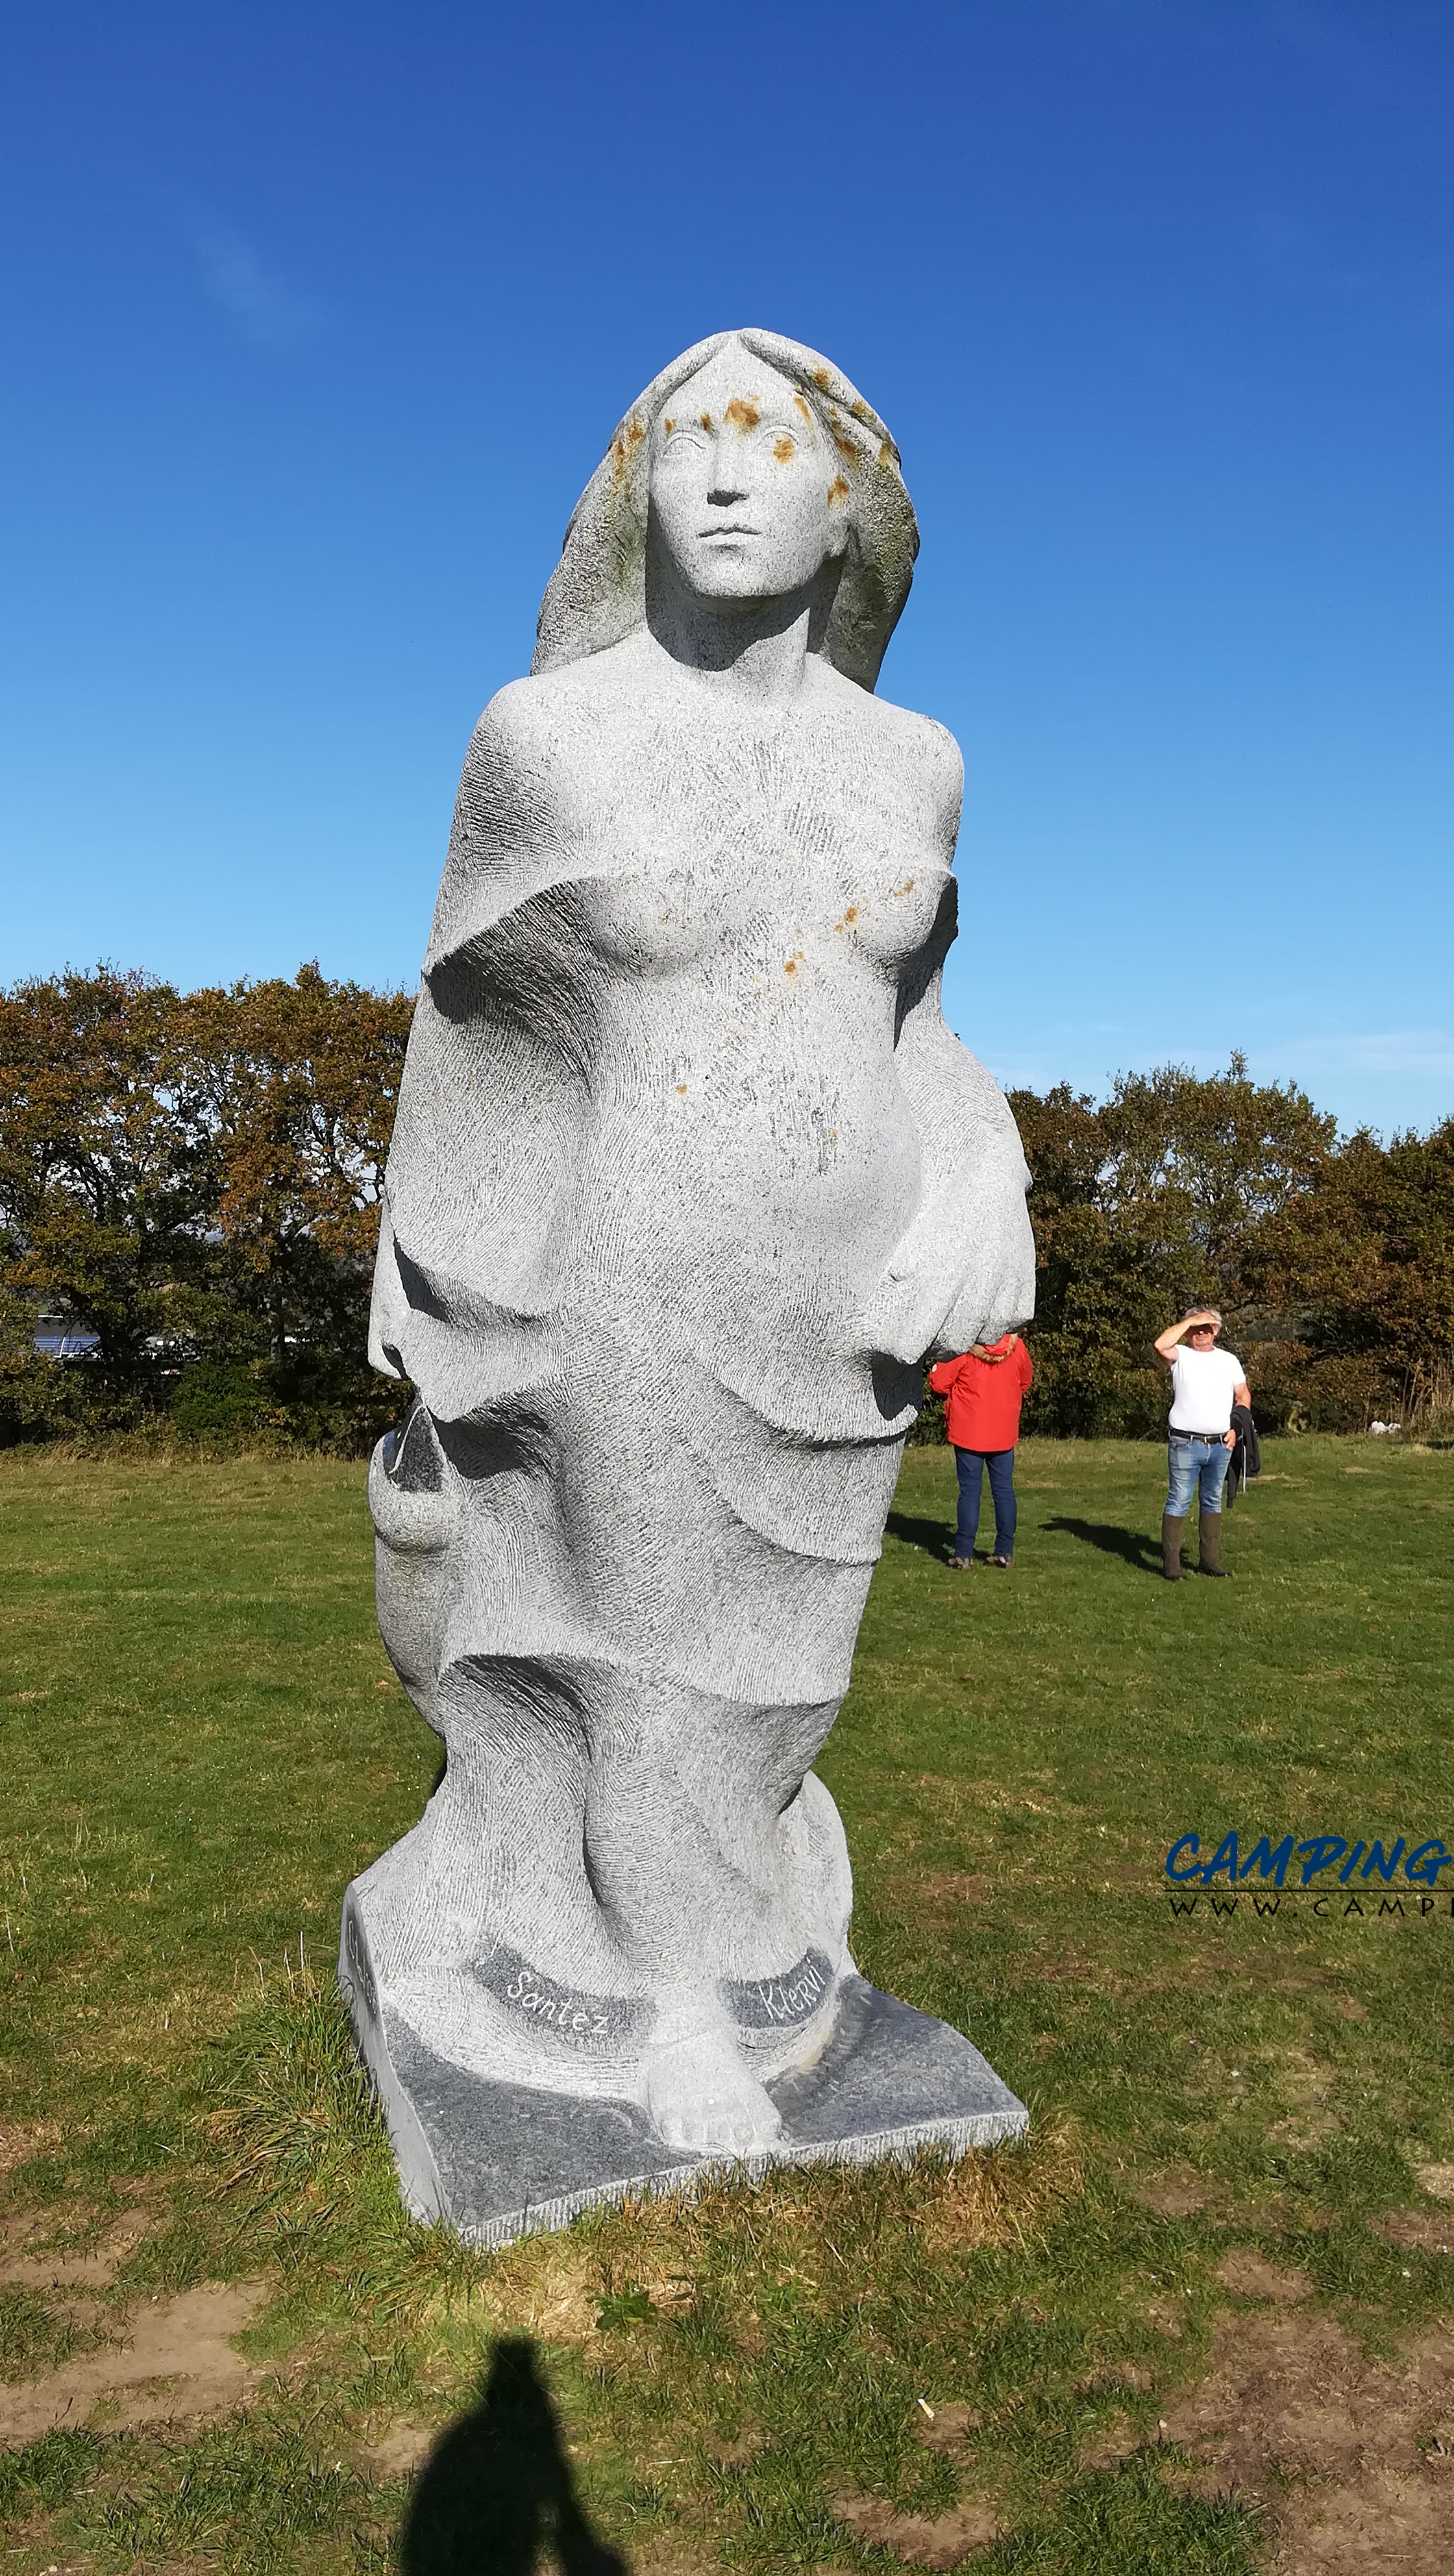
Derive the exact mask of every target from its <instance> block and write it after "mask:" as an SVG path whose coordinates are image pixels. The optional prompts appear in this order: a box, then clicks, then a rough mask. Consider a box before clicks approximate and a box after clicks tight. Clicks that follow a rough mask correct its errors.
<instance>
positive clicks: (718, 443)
mask: <svg viewBox="0 0 1454 2576" xmlns="http://www.w3.org/2000/svg"><path fill="white" fill-rule="evenodd" d="M745 446H746V441H745V440H744V439H743V438H742V437H741V436H740V435H739V433H738V432H737V431H736V430H719V432H718V434H717V436H716V437H715V438H714V439H713V441H712V465H711V471H710V473H709V474H708V477H707V498H708V500H709V501H712V502H725V501H741V500H743V499H744V498H745V496H746V494H747V491H748V474H747V459H746V456H745V454H744V449H745Z"/></svg>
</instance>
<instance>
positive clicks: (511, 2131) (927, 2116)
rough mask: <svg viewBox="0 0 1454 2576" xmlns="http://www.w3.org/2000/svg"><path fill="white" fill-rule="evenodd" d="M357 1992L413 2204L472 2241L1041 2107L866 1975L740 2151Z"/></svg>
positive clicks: (877, 2150)
mask: <svg viewBox="0 0 1454 2576" xmlns="http://www.w3.org/2000/svg"><path fill="white" fill-rule="evenodd" d="M350 2004H351V2009H352V2012H353V2022H354V2033H355V2037H356V2039H357V2041H358V2045H359V2049H360V2053H361V2055H362V2056H363V2058H364V2060H365V2063H366V2064H367V2066H368V2068H369V2071H370V2073H371V2075H372V2077H373V2080H374V2084H375V2087H376V2089H377V2092H378V2095H379V2099H380V2102H381V2104H382V2107H383V2111H384V2117H385V2119H386V2121H387V2122H388V2127H389V2134H390V2137H391V2139H392V2142H393V2147H394V2156H395V2160H396V2163H397V2165H398V2170H399V2182H400V2189H401V2191H402V2193H403V2197H404V2200H405V2202H406V2204H407V2206H408V2208H409V2209H410V2210H411V2212H412V2213H413V2215H414V2216H415V2217H416V2218H421V2219H425V2220H434V2221H441V2220H442V2221H443V2222H444V2223H445V2224H446V2225H448V2226H450V2227H453V2228H454V2229H456V2230H457V2232H458V2233H459V2234H460V2235H461V2236H462V2237H463V2238H464V2239H465V2241H466V2242H467V2243H468V2244H471V2245H508V2244H510V2243H512V2242H513V2241H514V2239H515V2238H516V2237H519V2236H526V2235H532V2234H535V2233H536V2232H539V2231H547V2230H549V2229H551V2228H556V2227H565V2226H567V2225H569V2223H570V2221H571V2219H573V2218H575V2217H576V2216H577V2215H578V2214H579V2212H580V2211H581V2210H583V2209H590V2208H592V2207H594V2206H595V2205H596V2204H597V2203H599V2202H602V2201H618V2200H623V2199H624V2198H625V2197H626V2195H627V2194H628V2193H645V2192H673V2191H687V2192H690V2191H692V2190H694V2189H696V2188H697V2187H698V2186H699V2185H700V2184H701V2182H702V2181H703V2180H704V2178H705V2177H706V2176H707V2175H709V2174H713V2173H721V2172H724V2171H726V2170H730V2169H733V2168H734V2164H735V2169H736V2170H738V2171H746V2172H747V2173H748V2174H749V2175H750V2176H751V2177H752V2178H753V2179H754V2180H757V2179H759V2178H760V2177H761V2176H762V2175H763V2174H764V2173H766V2172H768V2171H769V2169H770V2168H771V2167H772V2166H774V2165H805V2164H814V2163H840V2164H872V2163H875V2162H877V2161H878V2160H879V2158H881V2157H895V2158H898V2159H901V2160H902V2159H905V2158H907V2157H909V2156H911V2155H912V2154H913V2153H914V2151H915V2149H916V2148H918V2147H922V2146H931V2145H932V2146H943V2147H946V2148H948V2150H949V2151H950V2153H951V2154H953V2155H962V2154H964V2153H966V2152H967V2151H968V2150H969V2149H970V2148H972V2147H987V2146H991V2145H993V2144H994V2142H995V2140H996V2139H999V2138H1009V2137H1015V2136H1018V2134H1019V2132H1020V2131H1021V2130H1022V2129H1023V2128H1024V2127H1025V2125H1026V2122H1027V2120H1028V2117H1029V2114H1028V2112H1027V2111H1026V2109H1025V2106H1024V2104H1023V2103H1022V2102H1020V2101H1017V2099H1016V2097H1015V2095H1014V2094H1013V2093H1012V2092H1011V2091H1010V2089H1009V2087H1008V2085H1005V2084H1002V2083H1001V2081H1000V2078H999V2077H998V2075H996V2073H995V2071H994V2069H993V2067H992V2066H990V2065H989V2064H988V2062H987V2061H986V2059H984V2058H983V2057H981V2055H980V2053H979V2050H978V2049H977V2048H976V2047H974V2045H973V2043H972V2042H971V2041H969V2040H967V2039H965V2038H964V2037H963V2036H962V2034H961V2033H960V2032H959V2031H957V2030H952V2029H951V2028H950V2026H949V2024H948V2023H947V2022H942V2021H935V2020H933V2019H931V2017H930V2016H929V2015H928V2014H927V2013H921V2012H916V2011H915V2010H914V2007H913V2005H912V2004H906V2003H900V2002H899V2000H898V1998H897V1997H896V1996H894V1995H886V1994H881V1993H880V1992H879V1990H878V1988H877V1987H876V1986H871V1985H869V1984H868V1983H867V1981H866V1980H865V1979H864V1978H862V1977H857V1978H853V1979H851V1980H850V1981H849V1983H848V1984H847V1985H846V1986H845V1987H844V1989H843V1991H842V2000H841V2003H840V2006H839V2012H838V2019H837V2024H836V2026H835V2029H834V2032H833V2036H832V2038H831V2039H830V2041H829V2042H828V2045H827V2047H826V2048H825V2049H824V2051H823V2053H822V2055H821V2057H820V2058H819V2059H818V2061H817V2063H816V2064H815V2065H814V2066H812V2067H810V2068H808V2069H807V2070H806V2072H804V2073H802V2074H795V2075H784V2076H779V2077H778V2078H777V2080H776V2081H775V2082H773V2083H770V2084H769V2086H768V2088H767V2089H768V2091H769V2093H770V2094H771V2096H772V2099H773V2101H774V2103H775V2104H776V2107H777V2109H778V2111H779V2113H780V2114H781V2117H782V2122H783V2135H782V2137H781V2139H780V2140H779V2141H778V2143H777V2144H776V2145H775V2146H774V2147H772V2148H770V2149H768V2150H766V2151H765V2152H763V2153H760V2154H757V2155H753V2156H749V2157H745V2158H742V2159H737V2160H734V2159H731V2158H725V2157H721V2156H684V2155H683V2154H682V2152H681V2150H680V2149H679V2148H672V2147H668V2146H665V2145H663V2143H662V2141H661V2139H660V2138H658V2137H656V2136H654V2135H653V2133H652V2131H651V2130H650V2129H649V2128H648V2126H647V2123H646V2120H645V2118H644V2116H643V2114H642V2113H641V2112H640V2111H639V2110H638V2109H637V2108H636V2106H635V2105H634V2104H633V2103H630V2102H612V2101H605V2102H590V2101H581V2100H579V2099H577V2098H576V2097H575V2096H574V2095H568V2094H564V2093H543V2092H537V2091H535V2090H534V2089H533V2088H532V2087H530V2086H527V2085H523V2084H500V2083H491V2082H489V2081H487V2080H486V2079H485V2078H483V2077H481V2076H478V2075H470V2074H467V2073H465V2072H464V2071H463V2070H462V2069H461V2068H459V2067H457V2066H452V2065H450V2064H449V2063H448V2062H447V2060H445V2059H444V2058H442V2057H437V2056H436V2055H435V2054H434V2053H433V2051H432V2050H430V2049H429V2048H427V2047H426V2046H425V2045H424V2044H423V2042H422V2041H421V2040H420V2039H419V2038H418V2037H417V2035H416V2034H415V2033H414V2032H413V2031H412V2030H410V2028H409V2027H408V2025H407V2024H406V2023H404V2022H401V2021H400V2020H399V2018H398V2017H397V2015H396V2014H394V2013H392V2012H391V2011H390V2010H389V2007H388V2005H387V2004H386V2003H376V2008H375V2010H374V2011H372V2012H370V2011H369V2010H368V2008H367V2006H366V2004H365V2002H364V1998H363V1996H362V1995H361V1993H360V1991H359V1987H358V1985H357V1984H355V1986H354V1987H353V1990H352V1993H351V1995H350Z"/></svg>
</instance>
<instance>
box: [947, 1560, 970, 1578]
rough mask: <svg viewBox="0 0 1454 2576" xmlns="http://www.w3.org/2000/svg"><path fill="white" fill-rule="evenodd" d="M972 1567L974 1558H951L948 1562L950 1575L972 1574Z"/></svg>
mask: <svg viewBox="0 0 1454 2576" xmlns="http://www.w3.org/2000/svg"><path fill="white" fill-rule="evenodd" d="M973 1567H974V1558H973V1557H972V1556H951V1558H950V1560H949V1571H950V1573H951V1574H969V1573H970V1572H972V1570H973Z"/></svg>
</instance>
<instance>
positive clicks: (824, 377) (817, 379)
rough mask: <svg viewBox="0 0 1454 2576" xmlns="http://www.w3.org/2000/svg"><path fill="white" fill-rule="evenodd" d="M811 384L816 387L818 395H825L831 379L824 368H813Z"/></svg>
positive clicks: (831, 381)
mask: <svg viewBox="0 0 1454 2576" xmlns="http://www.w3.org/2000/svg"><path fill="white" fill-rule="evenodd" d="M813 382H814V384H815V385H816V386H817V387H818V390H819V392H820V393H825V394H826V393H827V392H828V391H829V389H830V387H831V385H832V383H833V379H832V377H831V376H830V375H829V373H828V370H827V368H826V367H815V368H814V369H813Z"/></svg>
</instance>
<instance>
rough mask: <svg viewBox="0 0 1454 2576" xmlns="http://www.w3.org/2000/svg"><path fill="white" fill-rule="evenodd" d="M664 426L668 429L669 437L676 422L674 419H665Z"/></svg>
mask: <svg viewBox="0 0 1454 2576" xmlns="http://www.w3.org/2000/svg"><path fill="white" fill-rule="evenodd" d="M662 427H663V429H664V430H665V431H666V434H667V436H668V438H670V436H671V434H672V431H673V430H674V429H675V427H676V422H675V421H674V420H664V421H663V422H662Z"/></svg>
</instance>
